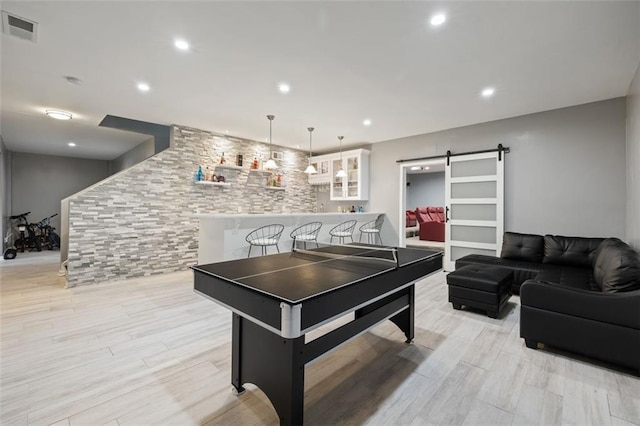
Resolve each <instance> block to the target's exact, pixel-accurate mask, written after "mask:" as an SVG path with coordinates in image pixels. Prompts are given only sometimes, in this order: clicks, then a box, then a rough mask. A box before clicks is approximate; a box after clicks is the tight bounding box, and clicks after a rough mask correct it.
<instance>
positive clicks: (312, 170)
mask: <svg viewBox="0 0 640 426" xmlns="http://www.w3.org/2000/svg"><path fill="white" fill-rule="evenodd" d="M307 130H308V131H309V165H308V166H307V168H306V169H305V171H304V172H305V173H308V174H310V175H313V174H316V173H318V171H317V170H316V168H315V167H313V166H312V165H311V133H312V132H313V127H307Z"/></svg>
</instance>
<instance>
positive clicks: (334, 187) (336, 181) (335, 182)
mask: <svg viewBox="0 0 640 426" xmlns="http://www.w3.org/2000/svg"><path fill="white" fill-rule="evenodd" d="M331 167H332V170H331V173H332V174H333V176H331V199H335V198H344V187H343V185H344V179H345V178H341V177H336V173H338V170H340V169H341V168H342V160H340V159H337V160H333V161H332V164H331Z"/></svg>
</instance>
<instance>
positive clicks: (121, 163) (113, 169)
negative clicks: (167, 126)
mask: <svg viewBox="0 0 640 426" xmlns="http://www.w3.org/2000/svg"><path fill="white" fill-rule="evenodd" d="M155 153H156V151H155V141H154V139H153V138H150V139H148V140H147V141H145V142H142V143H141V144H139V145H138V146H136V147H135V148H133V149H130V150H129V151H127V152H125V153H124V154H122V155H121V156H119V157H118V158H116V159H113V160H111V161H109V173H110V174H114V173H118V172H120V171H122V170H124V169H128V168H129V167H131V166H135V165H136V164H138V163H139V162H141V161H144V160H146V159H147V158H149V157H151V156H152V155H154V154H155Z"/></svg>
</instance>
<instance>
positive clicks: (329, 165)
mask: <svg viewBox="0 0 640 426" xmlns="http://www.w3.org/2000/svg"><path fill="white" fill-rule="evenodd" d="M369 154H370V151H368V150H366V149H354V150H351V151H343V152H342V159H340V153H334V154H326V155H320V156H317V157H311V164H313V166H314V167H315V168H316V170H317V171H318V173H317V174H315V175H310V176H309V183H311V184H312V185H323V184H329V185H330V186H329V191H330V199H331V200H336V201H344V200H368V199H369ZM340 169H342V170H344V171H345V173H346V176H345V177H336V173H338V171H339V170H340Z"/></svg>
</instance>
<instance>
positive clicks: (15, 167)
mask: <svg viewBox="0 0 640 426" xmlns="http://www.w3.org/2000/svg"><path fill="white" fill-rule="evenodd" d="M107 176H109V163H108V161H103V160H87V159H83V158H71V157H57V156H52V155H39V154H27V153H23V152H13V153H12V161H11V178H12V179H11V182H12V189H11V194H12V209H11V214H20V213H24V212H27V211H30V212H31V214H30V215H29V219H30V220H31V221H32V222H37V221H39V220H41V219H43V218H45V217H47V216H50V215H52V214H54V213H58V216H57V217H55V218H53V219H52V220H51V224H52V225H53V226H55V227H56V228H57V229H60V201H61V200H62V199H63V198H66V197H68V196H69V195H71V194H74V193H76V192H78V191H80V190H82V189H84V188H86V187H88V186H91V185H93V184H94V183H96V182H99V181H101V180H102V179H104V178H106V177H107Z"/></svg>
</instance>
